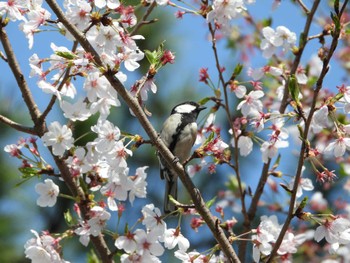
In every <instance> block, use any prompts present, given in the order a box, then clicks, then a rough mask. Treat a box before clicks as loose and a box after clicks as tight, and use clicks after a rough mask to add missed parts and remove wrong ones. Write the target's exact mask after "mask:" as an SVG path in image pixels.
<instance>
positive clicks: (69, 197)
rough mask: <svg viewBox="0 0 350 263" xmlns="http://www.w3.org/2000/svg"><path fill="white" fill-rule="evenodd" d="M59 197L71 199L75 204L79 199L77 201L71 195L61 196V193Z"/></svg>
mask: <svg viewBox="0 0 350 263" xmlns="http://www.w3.org/2000/svg"><path fill="white" fill-rule="evenodd" d="M58 196H59V197H62V198H66V199H69V200H73V201H74V202H76V201H77V199H76V198H75V197H73V196H71V195H66V194H61V193H60V194H59V195H58Z"/></svg>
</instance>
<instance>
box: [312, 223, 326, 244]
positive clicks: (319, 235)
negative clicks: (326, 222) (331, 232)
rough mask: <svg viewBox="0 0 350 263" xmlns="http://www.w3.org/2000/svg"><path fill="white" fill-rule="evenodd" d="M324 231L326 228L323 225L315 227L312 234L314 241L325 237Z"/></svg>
mask: <svg viewBox="0 0 350 263" xmlns="http://www.w3.org/2000/svg"><path fill="white" fill-rule="evenodd" d="M326 231H327V230H326V228H325V226H323V225H321V226H319V227H318V228H316V230H315V234H314V239H315V240H316V242H320V241H321V240H322V239H323V238H324V237H325V235H326Z"/></svg>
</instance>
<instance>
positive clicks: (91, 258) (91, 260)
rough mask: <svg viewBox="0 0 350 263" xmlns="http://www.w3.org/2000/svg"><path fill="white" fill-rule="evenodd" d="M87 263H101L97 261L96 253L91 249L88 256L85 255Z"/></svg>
mask: <svg viewBox="0 0 350 263" xmlns="http://www.w3.org/2000/svg"><path fill="white" fill-rule="evenodd" d="M87 262H88V263H102V261H100V260H99V259H98V256H97V255H96V253H95V251H94V250H93V249H91V250H90V252H89V254H88V255H87Z"/></svg>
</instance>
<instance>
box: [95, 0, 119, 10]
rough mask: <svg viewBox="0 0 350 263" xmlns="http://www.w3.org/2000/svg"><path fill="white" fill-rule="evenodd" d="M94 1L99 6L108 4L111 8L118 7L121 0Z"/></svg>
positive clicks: (102, 6)
mask: <svg viewBox="0 0 350 263" xmlns="http://www.w3.org/2000/svg"><path fill="white" fill-rule="evenodd" d="M94 3H95V5H96V6H97V7H98V8H104V7H105V6H107V7H108V8H110V9H116V8H118V7H119V5H120V2H119V0H94Z"/></svg>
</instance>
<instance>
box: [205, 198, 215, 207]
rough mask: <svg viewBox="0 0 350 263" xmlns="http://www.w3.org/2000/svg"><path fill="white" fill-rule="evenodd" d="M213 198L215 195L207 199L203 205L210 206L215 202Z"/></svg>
mask: <svg viewBox="0 0 350 263" xmlns="http://www.w3.org/2000/svg"><path fill="white" fill-rule="evenodd" d="M215 200H216V196H214V197H213V198H212V199H210V200H209V201H207V202H206V203H205V206H206V207H208V208H210V207H211V206H212V205H213V204H214V203H215Z"/></svg>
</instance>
